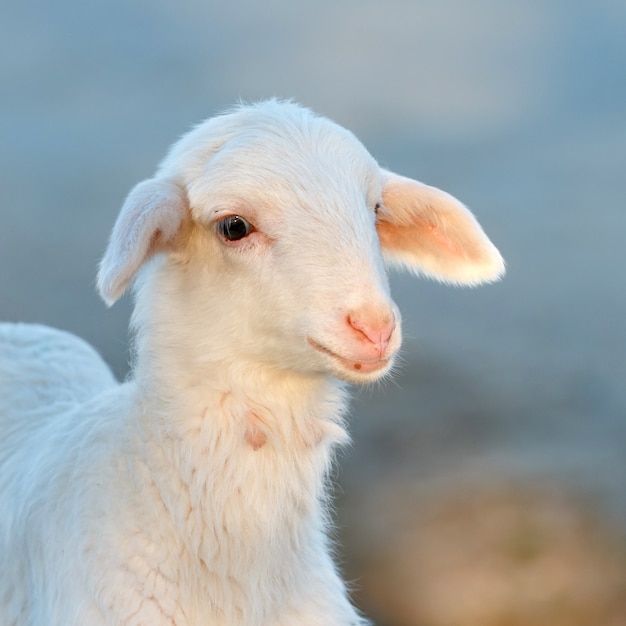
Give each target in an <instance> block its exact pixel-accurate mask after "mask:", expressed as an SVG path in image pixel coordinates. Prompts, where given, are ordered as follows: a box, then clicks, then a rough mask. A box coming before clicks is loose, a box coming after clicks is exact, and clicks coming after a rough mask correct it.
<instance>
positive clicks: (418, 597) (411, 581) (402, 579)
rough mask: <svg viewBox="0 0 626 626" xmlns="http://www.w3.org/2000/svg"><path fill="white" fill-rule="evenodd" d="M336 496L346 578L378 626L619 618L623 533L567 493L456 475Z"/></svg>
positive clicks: (625, 555)
mask: <svg viewBox="0 0 626 626" xmlns="http://www.w3.org/2000/svg"><path fill="white" fill-rule="evenodd" d="M343 504H344V506H343V507H342V511H343V513H342V520H343V521H344V522H346V525H345V526H343V524H342V526H343V527H344V528H349V532H347V533H346V534H345V536H343V537H342V539H341V540H342V543H343V544H344V546H345V549H346V560H347V563H346V566H347V573H348V577H349V578H350V577H351V576H352V577H354V578H353V579H355V590H356V591H355V598H356V601H357V604H358V605H359V606H361V607H362V608H363V609H364V610H365V611H366V612H367V613H368V614H370V615H372V616H373V617H374V618H375V619H376V620H377V623H379V624H380V625H381V626H591V625H593V626H623V625H624V624H626V542H625V541H624V540H625V537H624V535H623V534H621V533H620V532H619V531H618V530H617V529H616V528H615V527H613V526H612V524H611V522H610V521H609V518H608V516H607V515H605V514H604V513H603V512H602V511H600V510H599V509H598V506H597V503H596V502H594V500H593V499H587V498H585V497H584V496H583V495H582V494H578V493H575V491H572V490H565V489H563V488H560V487H559V486H557V485H552V486H548V485H540V484H524V483H521V482H516V481H501V482H497V481H494V480H493V479H485V480H483V481H478V482H477V481H476V480H475V479H472V480H470V481H466V480H463V478H457V479H456V480H453V481H450V482H449V483H448V484H445V485H444V484H441V483H439V484H436V485H434V484H431V485H428V486H426V485H421V486H419V485H418V486H415V485H414V486H413V488H412V487H411V485H395V486H394V485H391V484H390V485H386V486H383V485H379V487H378V488H377V489H376V490H375V491H373V492H370V497H367V498H365V499H363V500H361V501H360V502H359V501H357V500H355V499H354V498H352V497H350V494H345V497H344V501H343ZM357 517H358V519H355V518H357Z"/></svg>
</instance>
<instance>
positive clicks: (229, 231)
mask: <svg viewBox="0 0 626 626" xmlns="http://www.w3.org/2000/svg"><path fill="white" fill-rule="evenodd" d="M252 230H253V229H252V224H250V222H248V221H247V220H245V219H243V217H241V216H239V215H229V216H228V217H225V218H224V219H222V220H220V221H219V222H218V223H217V232H218V233H219V234H220V235H222V237H224V239H228V241H239V240H240V239H243V238H244V237H247V236H248V235H249V234H250V233H251V232H252Z"/></svg>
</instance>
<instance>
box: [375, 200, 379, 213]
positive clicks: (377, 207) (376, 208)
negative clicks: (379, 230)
mask: <svg viewBox="0 0 626 626" xmlns="http://www.w3.org/2000/svg"><path fill="white" fill-rule="evenodd" d="M378 209H380V202H377V203H376V206H375V207H374V213H375V214H376V215H378Z"/></svg>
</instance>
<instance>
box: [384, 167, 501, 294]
mask: <svg viewBox="0 0 626 626" xmlns="http://www.w3.org/2000/svg"><path fill="white" fill-rule="evenodd" d="M382 175H383V185H384V186H383V205H384V206H383V207H381V208H380V210H379V213H378V224H377V230H378V236H379V239H380V243H381V247H382V250H383V254H384V256H385V259H386V260H388V261H389V262H391V263H394V264H399V265H402V266H404V267H406V268H408V269H410V270H412V271H414V272H416V273H418V274H424V275H426V276H429V277H431V278H435V279H437V280H440V281H442V282H449V283H457V284H460V285H476V284H478V283H482V282H490V281H494V280H498V279H499V278H500V277H501V276H502V275H503V274H504V261H503V260H502V257H501V256H500V253H499V252H498V250H497V249H496V247H495V246H494V245H493V244H492V243H491V241H489V239H488V237H487V235H485V233H484V232H483V230H482V228H481V227H480V225H479V224H478V222H477V221H476V218H475V217H474V216H473V215H472V214H471V213H470V211H469V210H468V209H467V208H466V207H465V206H464V205H463V204H461V202H459V201H458V200H457V199H456V198H454V197H452V196H451V195H450V194H448V193H446V192H445V191H441V190H440V189H437V188H436V187H429V186H428V185H424V184H423V183H419V182H417V181H416V180H412V179H410V178H405V177H403V176H398V175H397V174H393V173H392V172H388V171H385V170H383V171H382Z"/></svg>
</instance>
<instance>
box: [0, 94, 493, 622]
mask: <svg viewBox="0 0 626 626" xmlns="http://www.w3.org/2000/svg"><path fill="white" fill-rule="evenodd" d="M233 215H237V216H241V218H243V219H244V220H246V222H247V223H249V224H250V225H251V226H250V228H251V231H250V232H249V234H244V236H242V237H241V238H235V239H234V240H229V239H228V238H225V237H224V236H223V228H222V229H221V227H220V222H221V221H222V220H224V219H226V218H228V217H229V216H233ZM384 259H388V260H390V261H392V262H399V263H401V264H403V265H405V266H408V267H410V268H411V269H412V270H414V271H415V272H418V273H424V274H427V275H429V276H433V277H435V278H437V279H439V280H443V281H450V282H456V283H465V284H475V283H478V282H484V281H489V280H494V279H496V278H498V277H499V276H500V275H501V274H502V272H503V267H504V266H503V263H502V259H501V257H500V255H499V254H498V252H497V250H496V249H495V248H494V247H493V245H492V244H491V242H490V241H489V240H488V239H487V237H486V236H485V235H484V233H483V232H482V230H481V229H480V226H479V225H478V223H477V222H476V221H475V219H474V218H473V216H472V215H471V213H469V211H468V210H467V209H466V208H465V207H464V206H463V205H461V203H460V202H458V201H457V200H456V199H454V198H453V197H452V196H449V195H447V194H444V193H443V192H440V191H439V190H434V189H433V188H432V187H427V186H425V185H422V184H421V183H417V181H411V180H409V179H406V178H403V177H400V176H397V175H395V174H392V173H390V172H388V171H386V170H381V169H380V168H379V166H378V165H377V164H376V162H375V160H374V159H373V158H372V157H371V156H370V155H369V153H368V152H367V151H366V150H365V148H364V147H363V146H362V144H361V143H360V142H359V141H358V140H357V139H356V138H355V137H354V136H353V135H352V134H351V133H349V132H348V131H346V130H345V129H343V128H341V127H339V126H337V125H336V124H334V123H332V122H330V121H329V120H327V119H325V118H321V117H318V116H316V115H314V114H313V113H311V112H310V111H308V110H307V109H304V108H302V107H299V106H297V105H295V104H293V103H289V102H279V101H274V100H272V101H268V102H263V103H258V104H256V105H251V106H242V107H239V108H237V109H235V110H233V111H232V112H230V113H228V114H226V115H223V116H219V117H216V118H212V119H210V120H208V121H206V122H204V123H203V124H201V125H199V126H198V127H196V128H195V129H194V130H192V131H191V132H190V133H188V134H187V135H186V136H184V137H183V138H182V139H181V140H180V141H179V142H178V143H177V144H175V146H174V147H173V148H172V150H171V151H170V153H169V155H168V156H167V158H166V159H165V160H164V162H163V163H162V165H161V167H160V168H159V170H158V171H157V174H156V175H155V177H154V178H153V179H150V180H148V181H144V182H142V183H140V184H139V185H138V186H137V187H135V189H134V190H132V191H131V193H130V194H129V196H128V198H127V199H126V202H125V204H124V207H123V208H122V211H121V213H120V216H119V218H118V221H117V223H116V225H115V227H114V229H113V234H112V236H111V241H110V243H109V247H108V249H107V252H106V254H105V256H104V258H103V261H102V264H101V267H100V274H99V281H98V284H99V289H100V292H101V294H102V296H103V298H104V299H105V300H106V301H107V302H108V303H109V304H112V303H113V302H114V301H115V300H116V299H117V298H119V297H120V296H121V295H122V294H123V293H124V291H125V290H126V288H127V287H128V285H129V284H130V283H131V282H132V281H133V279H134V278H136V279H137V280H136V284H135V287H136V290H135V301H136V306H135V311H134V315H133V327H134V330H135V334H136V339H135V352H136V356H135V365H134V368H133V373H132V376H131V379H130V380H129V382H126V383H124V384H118V383H117V382H115V381H114V380H113V377H112V376H111V374H110V372H109V370H108V368H107V367H106V365H105V364H104V363H103V362H102V360H101V359H100V358H99V357H98V356H97V355H96V354H95V353H94V352H93V351H92V350H91V348H89V347H88V346H86V345H85V344H84V343H83V342H82V341H80V340H78V339H77V338H75V337H72V336H70V335H67V334H65V333H61V332H59V331H53V330H50V329H46V328H42V327H36V326H28V325H1V326H0V511H2V514H1V516H0V626H79V625H80V626H84V625H86V624H89V625H90V626H104V625H122V624H123V625H125V626H148V625H150V626H162V625H163V626H165V625H168V626H171V625H175V626H200V625H202V626H295V625H298V626H349V625H351V626H357V625H364V624H366V623H367V622H366V621H365V620H364V619H363V618H361V617H360V616H359V614H358V613H357V611H356V610H355V609H354V608H353V607H352V605H351V603H350V601H349V598H348V595H347V593H346V589H345V586H344V584H343V582H342V581H341V579H340V577H339V575H338V574H337V571H336V568H335V566H334V564H333V561H332V558H331V550H330V547H329V541H328V539H327V535H326V530H327V526H328V510H327V507H328V490H327V480H328V471H329V468H330V465H331V463H332V461H333V453H334V450H335V449H336V447H337V446H338V445H339V444H341V443H343V442H345V441H346V440H347V434H346V431H345V425H344V418H343V415H344V412H345V409H346V393H345V382H343V381H349V382H356V383H361V382H368V381H372V380H376V379H377V378H380V377H381V376H384V375H385V374H386V373H388V372H389V371H390V369H391V368H392V366H393V360H394V357H395V355H396V353H397V350H398V348H399V346H400V343H401V330H400V326H401V324H400V314H399V312H398V310H397V308H396V306H395V304H394V303H393V301H392V300H391V298H390V295H389V286H388V282H387V277H386V273H385V269H384Z"/></svg>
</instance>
